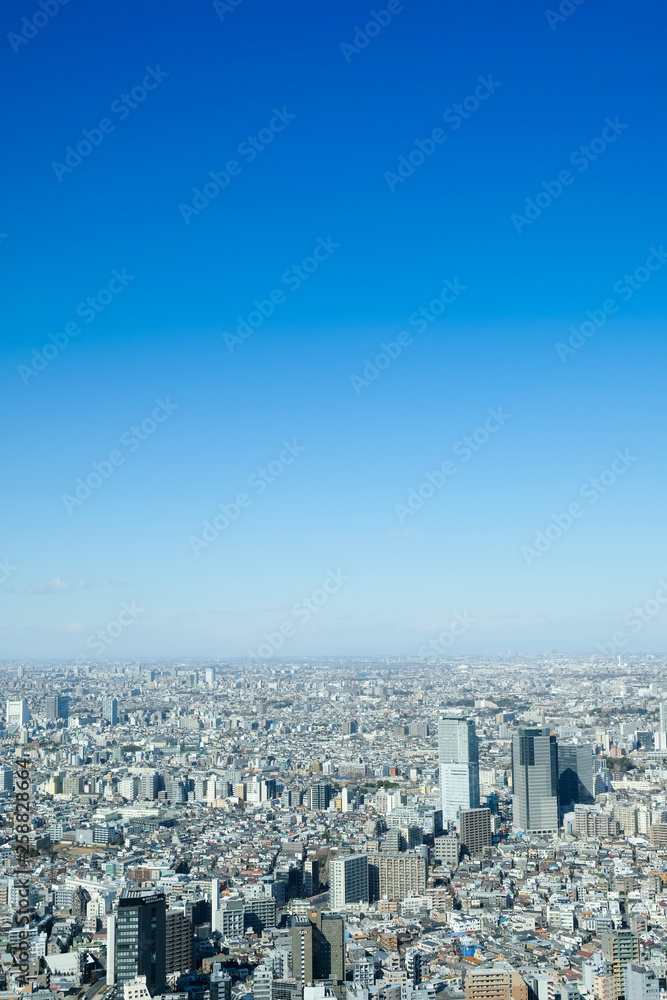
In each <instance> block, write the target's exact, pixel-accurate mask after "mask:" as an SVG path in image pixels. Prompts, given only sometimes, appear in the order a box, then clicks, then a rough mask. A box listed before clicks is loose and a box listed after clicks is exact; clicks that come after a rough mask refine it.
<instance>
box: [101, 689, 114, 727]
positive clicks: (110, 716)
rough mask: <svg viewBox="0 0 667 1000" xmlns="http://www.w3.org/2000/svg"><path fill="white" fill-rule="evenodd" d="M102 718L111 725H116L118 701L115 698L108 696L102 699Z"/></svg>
mask: <svg viewBox="0 0 667 1000" xmlns="http://www.w3.org/2000/svg"><path fill="white" fill-rule="evenodd" d="M102 718H103V719H104V721H105V722H108V723H109V724H110V725H112V726H117V725H118V702H117V701H116V699H115V698H112V697H110V696H109V697H107V698H104V699H103V701H102Z"/></svg>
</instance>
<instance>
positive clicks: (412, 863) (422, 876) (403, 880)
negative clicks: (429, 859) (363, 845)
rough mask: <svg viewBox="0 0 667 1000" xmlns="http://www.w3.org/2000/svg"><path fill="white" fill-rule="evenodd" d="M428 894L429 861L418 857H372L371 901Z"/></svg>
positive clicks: (385, 855)
mask: <svg viewBox="0 0 667 1000" xmlns="http://www.w3.org/2000/svg"><path fill="white" fill-rule="evenodd" d="M425 892H426V861H425V860H424V858H422V857H420V856H419V855H418V854H407V853H406V854H369V855H368V894H369V897H370V901H371V903H372V902H375V901H376V900H378V899H388V900H394V899H397V900H401V899H405V898H406V897H407V896H409V895H410V893H416V894H418V895H423V894H424V893H425Z"/></svg>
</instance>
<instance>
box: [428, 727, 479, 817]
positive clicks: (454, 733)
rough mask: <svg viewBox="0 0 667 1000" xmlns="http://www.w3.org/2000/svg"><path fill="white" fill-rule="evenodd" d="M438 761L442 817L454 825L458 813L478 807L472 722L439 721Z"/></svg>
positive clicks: (474, 733)
mask: <svg viewBox="0 0 667 1000" xmlns="http://www.w3.org/2000/svg"><path fill="white" fill-rule="evenodd" d="M438 760H439V764H440V791H441V795H442V817H443V819H444V820H445V821H446V822H447V823H452V824H453V823H457V824H458V819H459V812H460V811H461V809H476V808H477V807H478V806H479V746H478V742H477V733H476V731H475V723H474V721H473V720H472V719H462V718H459V717H448V718H444V719H440V721H439V723H438Z"/></svg>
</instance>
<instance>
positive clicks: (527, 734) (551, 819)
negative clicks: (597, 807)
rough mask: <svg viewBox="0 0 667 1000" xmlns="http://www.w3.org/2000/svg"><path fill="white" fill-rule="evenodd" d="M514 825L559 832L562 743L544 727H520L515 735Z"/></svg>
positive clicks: (549, 832)
mask: <svg viewBox="0 0 667 1000" xmlns="http://www.w3.org/2000/svg"><path fill="white" fill-rule="evenodd" d="M512 783H513V789H514V795H513V808H514V828H515V829H518V830H525V831H526V832H528V833H535V834H546V835H553V834H556V833H558V745H557V743H556V737H555V736H553V735H550V734H549V732H548V731H545V730H544V729H537V728H535V729H519V730H517V732H516V733H515V734H514V736H513V737H512Z"/></svg>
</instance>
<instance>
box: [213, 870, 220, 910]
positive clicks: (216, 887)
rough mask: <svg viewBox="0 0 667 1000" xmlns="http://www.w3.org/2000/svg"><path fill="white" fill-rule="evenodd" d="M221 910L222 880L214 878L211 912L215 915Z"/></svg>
mask: <svg viewBox="0 0 667 1000" xmlns="http://www.w3.org/2000/svg"><path fill="white" fill-rule="evenodd" d="M219 909H220V879H219V878H214V879H213V880H212V882H211V912H212V913H215V911H216V910H219Z"/></svg>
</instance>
